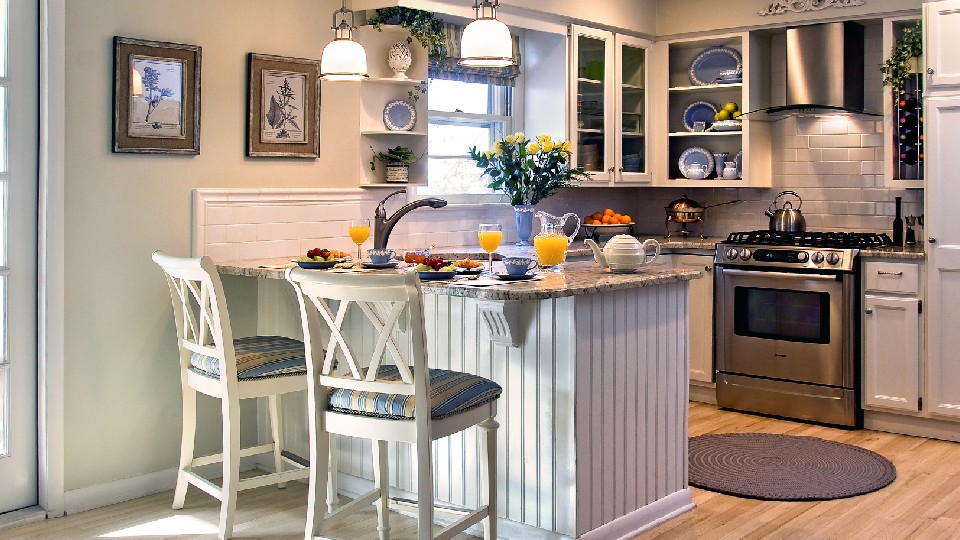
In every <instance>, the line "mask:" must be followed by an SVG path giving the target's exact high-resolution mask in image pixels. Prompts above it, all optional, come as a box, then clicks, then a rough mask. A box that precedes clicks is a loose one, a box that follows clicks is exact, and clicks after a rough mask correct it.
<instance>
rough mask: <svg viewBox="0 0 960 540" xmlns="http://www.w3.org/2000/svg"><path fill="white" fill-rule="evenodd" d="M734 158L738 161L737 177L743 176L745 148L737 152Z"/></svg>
mask: <svg viewBox="0 0 960 540" xmlns="http://www.w3.org/2000/svg"><path fill="white" fill-rule="evenodd" d="M733 160H734V161H736V162H737V178H743V150H741V151H739V152H737V157H735V158H733Z"/></svg>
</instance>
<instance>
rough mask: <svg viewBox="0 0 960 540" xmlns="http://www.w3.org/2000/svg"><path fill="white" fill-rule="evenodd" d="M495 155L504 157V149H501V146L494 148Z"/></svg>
mask: <svg viewBox="0 0 960 540" xmlns="http://www.w3.org/2000/svg"><path fill="white" fill-rule="evenodd" d="M493 153H494V155H497V156H502V155H503V148H501V147H500V145H499V144H498V145H496V146H494V147H493Z"/></svg>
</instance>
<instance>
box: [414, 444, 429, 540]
mask: <svg viewBox="0 0 960 540" xmlns="http://www.w3.org/2000/svg"><path fill="white" fill-rule="evenodd" d="M416 447H417V450H416V451H417V540H432V538H433V449H432V446H431V444H430V439H429V438H426V440H424V439H420V440H418V441H417V444H416Z"/></svg>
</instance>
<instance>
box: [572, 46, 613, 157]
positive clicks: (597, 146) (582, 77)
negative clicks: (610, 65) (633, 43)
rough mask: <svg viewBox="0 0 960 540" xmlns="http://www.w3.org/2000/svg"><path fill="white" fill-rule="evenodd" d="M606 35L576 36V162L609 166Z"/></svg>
mask: <svg viewBox="0 0 960 540" xmlns="http://www.w3.org/2000/svg"><path fill="white" fill-rule="evenodd" d="M606 41H607V40H606V39H602V38H596V37H590V36H582V35H581V36H577V53H578V54H577V119H576V120H577V156H578V159H577V164H578V165H580V166H582V167H583V168H584V169H585V170H586V171H587V172H603V171H605V170H606V168H607V165H606V160H605V154H606V140H605V138H604V137H605V126H606V107H607V104H606V102H605V99H604V97H605V95H606V84H607V83H606V81H605V80H604V79H605V78H606V77H605V70H606V46H607V44H606Z"/></svg>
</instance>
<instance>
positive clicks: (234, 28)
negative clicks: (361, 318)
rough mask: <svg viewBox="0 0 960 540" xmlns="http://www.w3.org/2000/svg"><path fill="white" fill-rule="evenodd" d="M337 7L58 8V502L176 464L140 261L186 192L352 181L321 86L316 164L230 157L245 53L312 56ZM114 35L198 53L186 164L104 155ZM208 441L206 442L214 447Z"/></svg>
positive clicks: (185, 207) (152, 299) (146, 274)
mask: <svg viewBox="0 0 960 540" xmlns="http://www.w3.org/2000/svg"><path fill="white" fill-rule="evenodd" d="M339 5H340V4H339V1H336V2H335V1H334V0H322V1H317V0H286V1H284V2H277V3H275V2H264V1H262V0H230V1H229V2H228V1H225V0H202V1H197V0H165V1H164V2H161V3H157V2H149V1H145V0H99V1H96V2H90V1H84V2H67V3H66V6H67V17H66V51H67V61H66V65H67V67H66V96H67V97H66V110H67V117H66V148H65V154H66V159H65V161H66V163H65V170H66V173H65V191H66V193H65V197H66V203H65V217H66V221H65V231H66V232H65V244H66V247H65V253H64V256H65V257H66V261H67V263H66V266H67V272H66V281H65V289H66V299H65V303H66V305H65V309H66V313H67V320H66V323H65V324H66V335H65V350H66V351H67V353H66V359H65V376H64V379H65V393H66V396H65V398H66V407H65V408H66V413H65V414H66V417H65V429H66V433H65V441H64V443H65V447H66V463H65V487H66V489H67V490H71V489H77V488H80V487H87V486H91V485H96V484H100V483H104V482H109V481H113V480H118V479H122V478H126V477H131V476H136V475H141V474H145V473H149V472H153V471H158V470H163V469H167V468H170V467H174V466H175V465H176V461H177V457H176V456H177V449H178V446H179V442H178V441H179V439H180V432H179V424H180V391H179V379H178V376H177V368H176V348H175V341H174V337H175V334H174V330H173V320H172V317H171V308H170V300H169V296H168V294H167V292H166V287H165V285H164V281H163V277H162V274H161V272H160V270H159V268H157V267H156V265H154V264H153V263H152V262H151V260H150V253H151V252H152V251H153V250H155V249H163V250H165V251H167V252H170V253H174V254H184V255H185V254H188V253H189V252H190V234H191V233H190V210H191V190H193V189H194V188H199V187H225V186H229V187H249V186H273V187H300V186H331V187H332V186H344V185H351V184H354V183H355V180H353V179H354V178H355V174H356V173H355V172H354V171H350V170H344V167H343V165H342V163H343V162H342V161H341V159H340V158H342V156H343V155H344V151H343V148H344V147H343V146H342V145H344V144H354V145H356V144H357V142H356V141H355V140H354V141H350V140H349V139H351V138H346V137H338V136H336V132H337V129H336V126H334V125H333V124H331V123H330V121H329V120H330V117H329V115H328V114H326V113H327V112H328V111H334V110H336V107H337V102H338V99H337V97H336V96H335V95H334V92H335V91H336V89H334V90H332V91H328V90H327V89H326V88H324V93H323V95H322V97H321V99H322V104H323V106H322V110H323V111H324V113H325V114H324V122H323V125H322V128H321V132H322V137H321V151H320V158H319V159H316V160H310V159H306V160H296V159H264V158H245V157H244V145H245V140H244V133H245V130H246V123H245V122H246V120H245V118H246V111H247V105H246V78H247V76H246V55H247V53H248V52H251V51H252V52H260V53H269V54H276V55H282V56H294V57H302V58H315V59H319V57H320V52H321V50H322V48H323V45H324V44H325V43H326V42H327V41H329V40H330V38H331V32H330V31H329V30H328V29H327V28H328V26H329V24H330V23H329V21H330V14H331V13H332V12H333V10H334V9H336V8H337V7H339ZM280 10H282V12H279V11H280ZM278 22H283V23H284V25H285V26H284V27H281V26H279V25H278V24H277V23H278ZM114 35H121V36H127V37H134V38H141V39H153V40H159V41H172V42H178V43H189V44H195V45H200V46H201V47H202V48H203V60H202V68H203V72H202V97H201V102H202V114H201V126H202V129H201V137H200V150H201V153H200V155H199V156H173V155H135V154H113V153H111V151H110V148H111V129H112V128H111V126H112V121H111V107H112V106H111V88H112V82H111V81H112V69H113V67H112V65H113V60H112V59H113V45H112V38H113V36H114ZM353 139H355V137H354V138H353ZM354 152H355V150H354ZM354 155H355V153H354ZM208 404H210V405H213V406H214V407H216V403H208ZM211 427H212V428H214V429H215V428H216V426H211ZM208 439H209V440H212V441H214V442H216V441H217V440H218V436H213V437H209V436H208Z"/></svg>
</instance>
